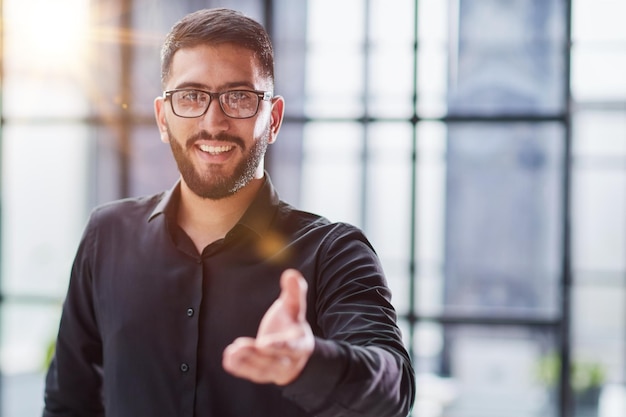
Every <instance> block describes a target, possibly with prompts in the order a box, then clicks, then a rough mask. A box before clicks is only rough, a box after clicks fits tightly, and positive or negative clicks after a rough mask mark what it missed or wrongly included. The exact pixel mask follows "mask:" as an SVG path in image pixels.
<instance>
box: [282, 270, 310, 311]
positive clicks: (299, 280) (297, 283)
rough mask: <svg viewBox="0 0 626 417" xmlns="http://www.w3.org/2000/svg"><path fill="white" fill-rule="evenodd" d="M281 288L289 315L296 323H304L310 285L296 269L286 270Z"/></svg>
mask: <svg viewBox="0 0 626 417" xmlns="http://www.w3.org/2000/svg"><path fill="white" fill-rule="evenodd" d="M280 287H281V294H280V297H281V298H282V300H283V302H284V305H285V308H286V309H287V311H288V312H289V315H290V316H291V317H292V318H293V319H294V320H295V321H299V322H302V321H304V320H305V318H306V294H307V290H308V285H307V282H306V280H305V279H304V277H303V276H302V274H301V273H300V272H299V271H298V270H296V269H286V270H285V271H284V272H283V273H282V275H281V277H280Z"/></svg>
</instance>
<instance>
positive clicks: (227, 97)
mask: <svg viewBox="0 0 626 417" xmlns="http://www.w3.org/2000/svg"><path fill="white" fill-rule="evenodd" d="M254 102H255V95H254V93H251V92H250V91H243V90H234V91H229V92H227V93H226V94H224V104H227V105H228V106H230V107H247V106H250V105H252V104H253V103H254Z"/></svg>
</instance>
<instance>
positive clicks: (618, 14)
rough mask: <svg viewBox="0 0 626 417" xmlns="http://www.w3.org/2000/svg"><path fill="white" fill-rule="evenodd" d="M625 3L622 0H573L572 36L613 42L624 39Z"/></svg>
mask: <svg viewBox="0 0 626 417" xmlns="http://www.w3.org/2000/svg"><path fill="white" fill-rule="evenodd" d="M625 15H626V3H624V1H623V0H574V1H573V2H572V38H573V39H574V42H577V41H579V40H587V41H601V42H615V41H626V25H624V16H625Z"/></svg>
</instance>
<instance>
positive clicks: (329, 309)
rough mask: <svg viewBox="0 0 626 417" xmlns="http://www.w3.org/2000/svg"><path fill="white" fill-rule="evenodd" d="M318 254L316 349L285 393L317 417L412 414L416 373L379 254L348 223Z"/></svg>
mask: <svg viewBox="0 0 626 417" xmlns="http://www.w3.org/2000/svg"><path fill="white" fill-rule="evenodd" d="M317 256H318V260H317V264H318V268H319V273H318V275H317V276H316V277H315V279H316V281H315V282H314V292H315V293H314V294H310V295H309V302H311V301H312V302H313V304H314V306H315V312H314V314H313V316H314V317H310V318H309V319H310V321H311V326H312V327H313V331H314V334H315V335H316V340H315V349H314V352H313V355H312V357H311V358H310V360H309V362H308V364H307V366H306V367H305V369H304V370H303V372H302V373H301V375H300V376H299V377H298V379H296V380H295V381H294V382H292V383H291V384H290V385H288V386H286V387H285V389H284V391H283V394H284V395H285V396H286V397H288V398H290V399H291V400H293V401H295V402H296V403H298V404H299V405H300V406H301V407H302V408H304V409H305V410H306V411H307V412H309V413H311V415H314V416H317V417H331V416H343V417H357V416H358V417H405V416H407V415H408V414H409V412H410V409H411V407H412V405H413V401H414V397H415V382H414V377H415V375H414V370H413V368H412V365H411V361H410V358H409V355H408V353H407V351H406V349H405V347H404V345H403V342H402V337H401V333H400V330H399V328H398V326H397V315H396V312H395V310H394V308H393V306H392V304H391V293H390V290H389V288H388V286H387V283H386V279H385V276H384V273H383V271H382V268H381V266H380V263H379V260H378V258H377V256H376V254H375V252H374V250H373V249H372V247H371V245H370V244H369V242H368V241H367V239H366V238H365V236H364V235H363V234H362V233H361V232H360V231H359V230H358V229H356V228H354V227H352V226H349V225H341V224H340V225H337V226H335V227H334V229H333V230H332V232H331V233H329V235H328V236H327V238H326V239H325V241H324V244H323V245H322V246H321V248H320V250H319V251H318V254H317ZM309 282H311V281H309ZM309 288H311V286H310V287H309Z"/></svg>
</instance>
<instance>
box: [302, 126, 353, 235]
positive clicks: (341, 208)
mask: <svg viewBox="0 0 626 417" xmlns="http://www.w3.org/2000/svg"><path fill="white" fill-rule="evenodd" d="M362 141H363V127H362V126H361V125H360V124H359V123H307V124H306V125H305V128H304V149H303V161H302V186H301V187H302V189H303V190H306V192H305V193H304V194H303V195H302V201H301V206H302V207H301V208H302V209H304V210H307V211H312V212H314V213H318V214H321V215H323V216H325V217H327V218H328V219H330V220H331V221H344V222H348V223H352V224H354V225H357V226H361V227H362V224H361V218H360V217H361V216H360V207H361V195H362V192H361V189H360V186H359V184H361V170H362V165H361V162H362V160H361V155H362V153H363V151H362V146H363V145H362Z"/></svg>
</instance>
